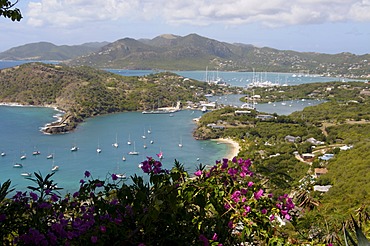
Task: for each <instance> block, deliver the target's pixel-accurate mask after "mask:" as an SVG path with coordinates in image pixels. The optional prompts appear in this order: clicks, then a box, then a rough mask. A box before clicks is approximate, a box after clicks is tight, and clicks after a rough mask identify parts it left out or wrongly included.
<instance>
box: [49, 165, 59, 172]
mask: <svg viewBox="0 0 370 246" xmlns="http://www.w3.org/2000/svg"><path fill="white" fill-rule="evenodd" d="M58 170H59V166H54V165H53V167H52V168H51V171H52V172H56V171H58Z"/></svg>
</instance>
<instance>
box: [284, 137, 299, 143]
mask: <svg viewBox="0 0 370 246" xmlns="http://www.w3.org/2000/svg"><path fill="white" fill-rule="evenodd" d="M284 140H285V141H286V142H290V143H296V142H300V141H301V137H299V136H298V137H294V136H291V135H287V136H285V138H284Z"/></svg>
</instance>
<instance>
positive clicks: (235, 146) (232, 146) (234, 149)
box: [212, 138, 240, 160]
mask: <svg viewBox="0 0 370 246" xmlns="http://www.w3.org/2000/svg"><path fill="white" fill-rule="evenodd" d="M212 141H215V142H217V144H227V145H229V151H228V153H227V154H226V156H224V158H227V159H229V160H232V159H233V158H234V157H236V156H237V155H238V154H239V151H240V145H239V143H238V142H236V141H235V140H233V139H231V138H217V139H212Z"/></svg>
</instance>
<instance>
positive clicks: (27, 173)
mask: <svg viewBox="0 0 370 246" xmlns="http://www.w3.org/2000/svg"><path fill="white" fill-rule="evenodd" d="M21 176H23V177H31V176H32V173H29V172H24V173H21Z"/></svg>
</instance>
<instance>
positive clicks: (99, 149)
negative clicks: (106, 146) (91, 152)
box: [96, 141, 101, 154]
mask: <svg viewBox="0 0 370 246" xmlns="http://www.w3.org/2000/svg"><path fill="white" fill-rule="evenodd" d="M96 153H98V154H100V153H101V148H100V144H99V141H98V147H97V148H96Z"/></svg>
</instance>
